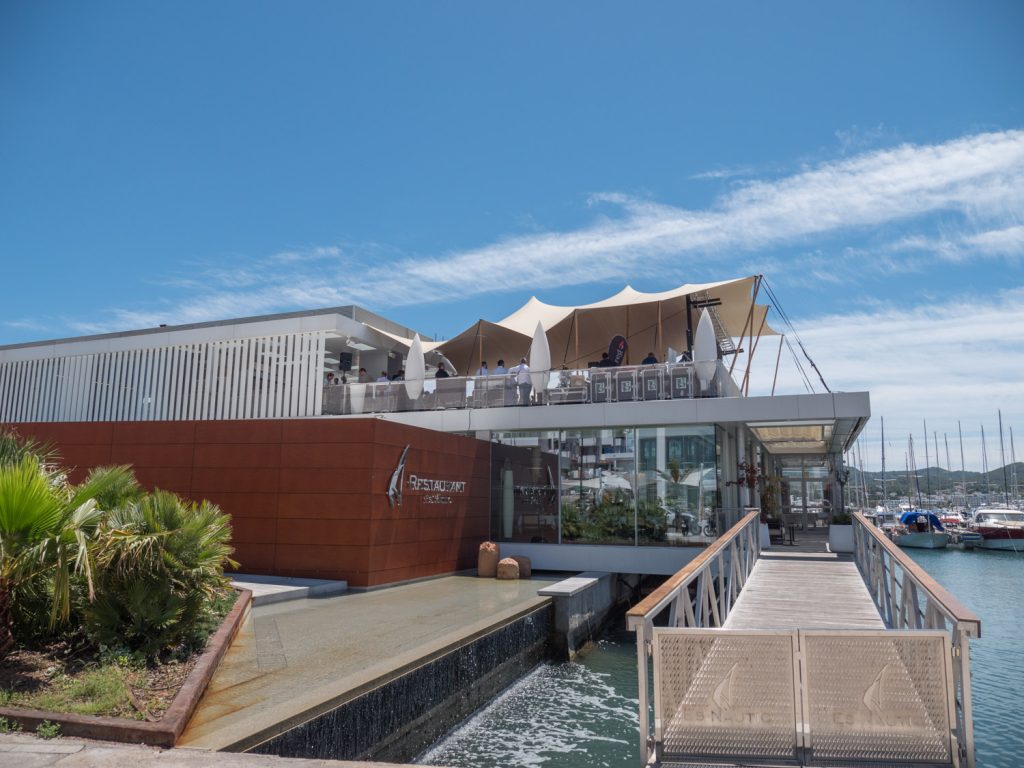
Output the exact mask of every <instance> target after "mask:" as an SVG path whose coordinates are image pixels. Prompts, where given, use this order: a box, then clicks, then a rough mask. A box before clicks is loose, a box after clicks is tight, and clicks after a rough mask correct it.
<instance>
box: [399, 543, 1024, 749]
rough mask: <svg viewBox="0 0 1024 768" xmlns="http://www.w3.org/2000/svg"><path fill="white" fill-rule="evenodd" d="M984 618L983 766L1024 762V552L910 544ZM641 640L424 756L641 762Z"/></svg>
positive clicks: (974, 651)
mask: <svg viewBox="0 0 1024 768" xmlns="http://www.w3.org/2000/svg"><path fill="white" fill-rule="evenodd" d="M906 551H907V552H908V553H910V554H911V555H912V556H913V557H914V559H915V560H917V562H919V563H920V564H921V565H922V566H923V567H924V568H925V569H927V570H928V572H929V573H931V574H932V576H934V577H935V578H936V579H937V580H938V581H939V582H940V583H942V585H943V586H945V587H946V588H947V589H949V590H950V591H951V592H952V593H953V594H954V595H956V596H957V598H959V599H960V600H961V601H962V602H963V603H964V604H966V605H967V606H968V607H969V608H971V609H972V610H973V611H975V613H977V614H978V615H979V616H980V617H981V622H982V637H981V639H980V640H975V641H973V642H972V643H971V667H972V670H973V675H972V677H973V679H972V691H973V694H974V732H975V739H976V741H977V756H978V766H979V768H1018V767H1019V766H1021V765H1022V764H1024V728H1022V727H1021V724H1022V723H1024V698H1022V697H1021V695H1020V693H1019V691H1020V689H1021V688H1024V610H1022V609H1021V603H1020V598H1021V591H1022V587H1024V554H1020V555H1018V554H1015V553H1013V552H981V551H979V552H963V551H960V550H953V549H950V550H945V551H943V550H935V551H929V550H906ZM637 707H638V700H637V683H636V646H635V644H634V641H633V635H632V633H630V632H627V631H626V630H625V629H614V630H611V631H609V632H607V633H606V634H605V636H604V637H603V638H602V639H601V641H600V642H599V643H598V644H597V646H596V647H595V649H594V650H593V651H592V652H591V653H589V654H587V655H586V656H584V657H583V658H582V660H581V661H579V662H574V663H566V664H545V665H542V666H540V667H538V668H537V669H535V670H534V671H533V672H531V673H530V674H529V675H527V676H526V677H524V678H523V679H522V680H520V681H519V682H517V683H516V684H515V685H513V686H512V687H511V688H509V689H508V690H506V691H505V692H504V693H502V694H501V695H500V696H499V697H498V698H496V699H495V700H494V701H493V702H491V704H490V705H488V706H487V707H486V708H485V709H484V710H482V711H480V712H478V713H477V714H476V715H475V716H473V717H472V718H471V719H470V720H468V721H467V722H466V723H464V724H463V725H462V726H461V727H460V728H458V729H457V730H455V731H454V732H452V733H451V734H449V735H448V737H447V738H445V739H444V740H443V741H441V742H440V743H438V744H436V745H435V746H434V747H432V748H431V749H430V750H429V751H428V752H427V753H425V754H424V755H421V756H420V757H419V758H418V759H417V762H420V763H426V764H431V765H449V766H453V768H492V767H493V766H496V765H502V766H524V767H530V768H532V767H533V766H544V768H590V767H591V766H637V765H639V763H640V752H639V747H638V732H637V728H638V724H637Z"/></svg>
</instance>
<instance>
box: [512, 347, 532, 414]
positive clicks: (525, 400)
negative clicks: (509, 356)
mask: <svg viewBox="0 0 1024 768" xmlns="http://www.w3.org/2000/svg"><path fill="white" fill-rule="evenodd" d="M509 373H514V374H515V377H516V385H517V386H518V387H519V404H520V405H529V404H530V391H531V390H532V389H533V384H531V383H530V366H529V365H527V364H526V358H525V357H522V358H520V359H519V365H517V366H516V367H515V368H513V369H512V370H511V371H509Z"/></svg>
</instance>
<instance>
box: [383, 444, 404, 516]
mask: <svg viewBox="0 0 1024 768" xmlns="http://www.w3.org/2000/svg"><path fill="white" fill-rule="evenodd" d="M408 453H409V446H408V445H406V446H405V449H404V450H403V451H402V455H401V457H399V459H398V466H397V467H395V471H394V472H392V473H391V481H390V482H389V483H388V503H389V504H390V505H391V506H392V508H394V507H395V506H399V507H400V506H402V479H403V478H404V477H405V457H406V455H408Z"/></svg>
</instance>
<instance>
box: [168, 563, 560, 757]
mask: <svg viewBox="0 0 1024 768" xmlns="http://www.w3.org/2000/svg"><path fill="white" fill-rule="evenodd" d="M555 581H558V579H555V578H542V577H538V578H534V579H521V580H519V581H498V580H496V579H481V578H477V577H475V576H447V577H443V578H439V579H431V580H429V581H423V582H417V583H413V584H405V585H402V586H398V587H391V588H388V589H381V590H375V591H371V592H357V593H347V594H345V595H341V596H339V597H331V598H324V599H315V600H296V601H294V602H287V603H278V604H272V605H264V606H257V607H255V608H253V609H252V612H251V614H250V616H249V618H248V619H247V620H246V623H245V624H244V625H243V627H242V628H241V630H240V631H239V633H238V636H237V637H236V639H235V642H234V644H233V645H232V647H231V649H230V650H229V651H228V652H227V654H226V655H225V657H224V659H223V660H222V661H221V664H220V667H219V668H218V670H217V672H216V674H215V675H214V677H213V679H212V680H211V681H210V686H209V688H208V689H207V691H206V694H205V695H204V696H203V698H202V700H201V701H200V703H199V706H198V707H197V708H196V712H195V714H194V715H193V717H192V720H191V722H190V723H189V725H188V728H187V729H186V730H185V733H184V734H182V737H181V739H180V740H179V744H181V745H183V746H190V747H201V748H204V749H215V750H224V749H240V748H243V747H245V746H251V743H252V740H253V738H254V736H255V735H256V734H261V733H263V732H265V731H267V730H268V729H273V728H275V727H276V726H278V725H279V724H281V723H286V722H290V723H293V724H297V723H300V722H303V721H304V720H305V719H307V718H308V717H309V716H311V713H316V712H318V711H321V710H322V709H324V708H326V707H325V705H326V704H328V703H330V704H331V705H332V706H335V705H337V704H340V703H342V702H344V701H345V700H347V699H349V698H354V697H355V696H357V695H359V694H360V693H362V692H364V691H366V690H370V689H371V688H373V687H375V686H377V685H380V684H382V683H383V682H385V681H387V680H389V679H392V678H393V677H396V676H397V675H400V674H402V673H403V672H404V671H406V670H408V669H411V668H413V667H414V666H417V665H419V664H422V663H424V662H426V661H427V660H429V659H431V658H434V657H436V656H438V655H440V654H442V653H444V652H445V651H446V650H447V649H450V648H452V647H455V646H458V645H460V644H462V643H464V642H467V641H469V640H470V639H472V638H474V637H476V636H479V635H481V634H484V633H486V632H488V631H490V630H492V629H494V628H495V627H497V626H500V625H502V624H504V623H505V622H507V621H509V620H510V619H512V618H515V617H517V616H519V615H521V614H523V613H526V612H528V611H531V610H534V609H536V608H537V607H539V606H541V605H543V604H545V603H547V602H549V601H550V600H551V598H550V597H542V596H538V595H537V590H538V589H540V588H543V587H546V586H548V585H549V584H551V583H554V582H555Z"/></svg>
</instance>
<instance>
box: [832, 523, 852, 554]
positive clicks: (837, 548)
mask: <svg viewBox="0 0 1024 768" xmlns="http://www.w3.org/2000/svg"><path fill="white" fill-rule="evenodd" d="M828 548H829V549H830V550H831V551H832V552H853V526H852V525H842V524H840V523H832V524H831V525H830V526H829V527H828Z"/></svg>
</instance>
